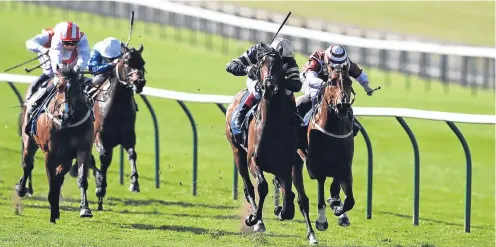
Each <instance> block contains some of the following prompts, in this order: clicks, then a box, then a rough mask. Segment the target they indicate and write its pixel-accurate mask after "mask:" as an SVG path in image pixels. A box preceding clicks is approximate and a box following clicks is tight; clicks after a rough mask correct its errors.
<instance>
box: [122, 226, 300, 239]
mask: <svg viewBox="0 0 496 247" xmlns="http://www.w3.org/2000/svg"><path fill="white" fill-rule="evenodd" d="M117 225H118V226H120V227H121V228H130V229H138V230H162V231H175V232H189V233H194V234H197V235H203V234H207V235H211V236H212V237H219V236H243V235H252V234H257V233H248V234H247V233H242V232H229V231H224V230H217V229H207V228H201V227H191V226H178V225H161V226H155V225H149V224H117ZM263 235H265V236H268V237H282V238H299V237H300V236H297V235H291V234H275V233H267V232H265V233H263Z"/></svg>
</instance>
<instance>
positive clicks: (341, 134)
mask: <svg viewBox="0 0 496 247" xmlns="http://www.w3.org/2000/svg"><path fill="white" fill-rule="evenodd" d="M347 66H349V65H348V64H346V63H345V64H342V65H334V66H329V68H328V69H329V71H331V75H330V76H329V80H328V81H327V82H325V83H324V86H323V87H322V88H321V89H320V91H319V92H318V99H317V103H316V105H315V106H312V109H313V110H312V111H311V113H309V114H311V116H310V121H309V125H308V129H307V130H306V131H304V133H303V134H300V139H301V140H306V142H305V141H304V147H303V148H301V149H299V150H298V153H299V155H300V157H301V158H300V157H298V158H297V162H299V163H301V164H302V163H303V160H306V164H307V170H308V173H309V175H310V178H311V179H317V182H318V214H319V217H318V218H317V221H316V228H317V229H318V230H320V231H324V230H326V229H327V227H328V223H327V218H326V215H325V207H326V205H325V200H324V185H325V181H326V178H327V177H333V178H334V179H333V182H332V184H331V186H330V194H331V196H330V198H329V199H328V202H329V207H330V208H331V210H333V212H334V215H336V216H338V217H339V219H338V223H339V225H341V226H348V225H349V224H350V223H349V219H348V217H347V215H346V212H347V211H349V210H351V209H352V208H353V206H354V204H355V199H354V198H353V188H352V181H353V179H352V168H351V166H352V162H353V155H354V139H353V133H352V131H353V129H352V126H351V123H350V120H349V119H348V117H349V115H348V111H349V110H350V108H351V105H352V104H353V101H354V98H353V101H351V95H352V93H353V90H352V88H351V80H350V78H349V76H348V74H347V71H348V68H347ZM301 99H302V98H299V100H301ZM302 135H304V136H302ZM340 186H341V187H340ZM341 188H342V189H343V191H344V193H345V195H346V199H345V200H344V204H343V203H342V202H341V199H340V197H339V192H340V189H341Z"/></svg>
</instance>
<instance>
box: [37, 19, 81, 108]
mask: <svg viewBox="0 0 496 247" xmlns="http://www.w3.org/2000/svg"><path fill="white" fill-rule="evenodd" d="M48 56H49V58H50V65H51V70H52V71H53V72H55V71H56V68H57V67H59V68H62V67H66V66H72V67H73V70H74V71H75V72H79V71H80V70H81V69H82V68H83V69H84V68H86V67H87V65H88V60H89V58H90V48H89V45H88V39H87V37H86V35H85V34H84V33H83V32H81V31H80V30H79V26H78V25H77V24H76V23H73V22H70V21H69V22H65V21H64V22H60V23H58V24H57V25H56V26H55V28H54V29H53V36H52V42H51V44H50V49H49V52H48ZM57 83H58V77H55V79H54V80H53V81H52V83H50V84H49V85H48V86H47V88H46V90H45V93H44V95H42V96H41V97H39V98H38V99H37V100H36V102H33V103H32V104H33V105H32V106H31V109H30V112H29V114H30V115H31V113H32V112H33V111H34V109H35V108H36V107H37V106H38V105H39V104H40V103H41V102H43V100H44V98H45V97H46V96H47V95H48V93H49V92H50V91H52V89H53V88H54V87H55V85H56V84H57Z"/></svg>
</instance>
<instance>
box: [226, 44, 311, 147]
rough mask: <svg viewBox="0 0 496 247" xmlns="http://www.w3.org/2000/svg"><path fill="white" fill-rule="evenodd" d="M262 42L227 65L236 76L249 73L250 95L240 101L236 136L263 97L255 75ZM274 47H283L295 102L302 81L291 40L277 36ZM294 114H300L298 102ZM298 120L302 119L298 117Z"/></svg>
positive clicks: (228, 70) (284, 66)
mask: <svg viewBox="0 0 496 247" xmlns="http://www.w3.org/2000/svg"><path fill="white" fill-rule="evenodd" d="M259 46H260V44H256V45H254V46H252V47H250V48H249V49H248V50H247V51H245V52H244V53H243V54H242V55H241V56H239V57H238V58H236V59H233V60H231V61H230V62H229V63H228V64H227V66H226V71H227V72H229V73H231V74H233V75H235V76H244V75H248V78H247V79H246V86H247V88H248V91H249V92H250V95H249V96H248V97H246V99H245V100H244V102H240V104H242V107H241V109H240V110H239V112H238V115H237V116H236V117H235V118H234V129H233V134H234V136H235V138H236V137H237V136H239V135H240V134H241V133H242V132H241V125H242V123H243V121H244V119H245V116H246V114H247V113H248V111H249V110H250V109H251V107H253V106H254V105H255V104H256V103H258V102H259V101H260V99H261V97H262V96H261V95H260V92H258V91H257V90H255V86H256V84H257V78H256V76H255V74H256V71H257V63H258V61H257V50H258V48H259ZM271 46H272V48H274V49H275V50H276V51H279V49H280V47H282V49H283V50H282V54H281V55H282V57H283V63H284V65H283V68H285V77H286V83H287V84H286V85H287V86H286V88H287V89H288V90H286V93H287V94H288V95H291V98H292V100H293V102H295V98H294V95H293V92H299V91H300V89H301V87H302V82H301V81H300V78H299V68H298V64H297V63H296V60H295V59H294V55H293V46H292V45H291V43H290V42H289V40H287V39H285V38H277V39H275V40H274V42H272V44H271ZM293 113H294V116H295V117H296V116H298V113H297V109H296V103H295V107H294V112H293ZM296 120H297V121H298V120H299V121H301V119H300V118H299V117H298V118H297V119H296Z"/></svg>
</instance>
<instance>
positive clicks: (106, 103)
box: [71, 45, 146, 210]
mask: <svg viewBox="0 0 496 247" xmlns="http://www.w3.org/2000/svg"><path fill="white" fill-rule="evenodd" d="M121 48H122V53H123V54H124V55H123V56H122V57H121V58H119V60H118V62H117V64H116V66H115V67H114V69H113V71H112V73H111V74H110V75H109V77H108V78H107V79H106V81H105V82H104V83H102V84H101V86H100V87H99V88H96V87H95V88H92V89H90V91H89V92H88V93H89V94H90V95H91V97H92V98H93V99H94V102H95V104H94V106H93V110H94V112H95V122H94V136H95V147H96V149H97V151H98V153H99V156H100V169H96V168H94V169H93V171H94V175H95V182H96V192H95V193H96V196H97V197H98V210H103V197H104V196H105V194H106V192H107V170H108V168H109V166H110V163H111V162H112V154H113V150H114V148H115V147H116V146H117V145H121V146H122V147H123V148H124V149H125V150H126V151H127V153H128V159H129V163H130V164H131V185H130V187H129V190H130V191H131V192H140V187H139V181H138V171H137V168H136V160H137V157H138V156H137V154H136V150H135V146H136V132H135V124H136V112H137V111H138V109H137V105H136V103H135V101H134V92H136V93H141V92H142V91H143V87H144V86H145V84H146V80H145V79H144V72H145V68H144V66H145V61H144V60H143V58H142V57H141V53H142V52H143V45H140V47H139V49H138V50H136V49H135V48H128V47H126V46H124V45H122V47H121ZM106 88H108V89H106ZM133 91H134V92H133ZM91 160H92V163H93V166H92V167H94V163H95V158H94V157H93V155H91ZM74 168H75V166H74ZM75 170H76V169H72V171H71V175H72V176H75V174H76V172H75Z"/></svg>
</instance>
